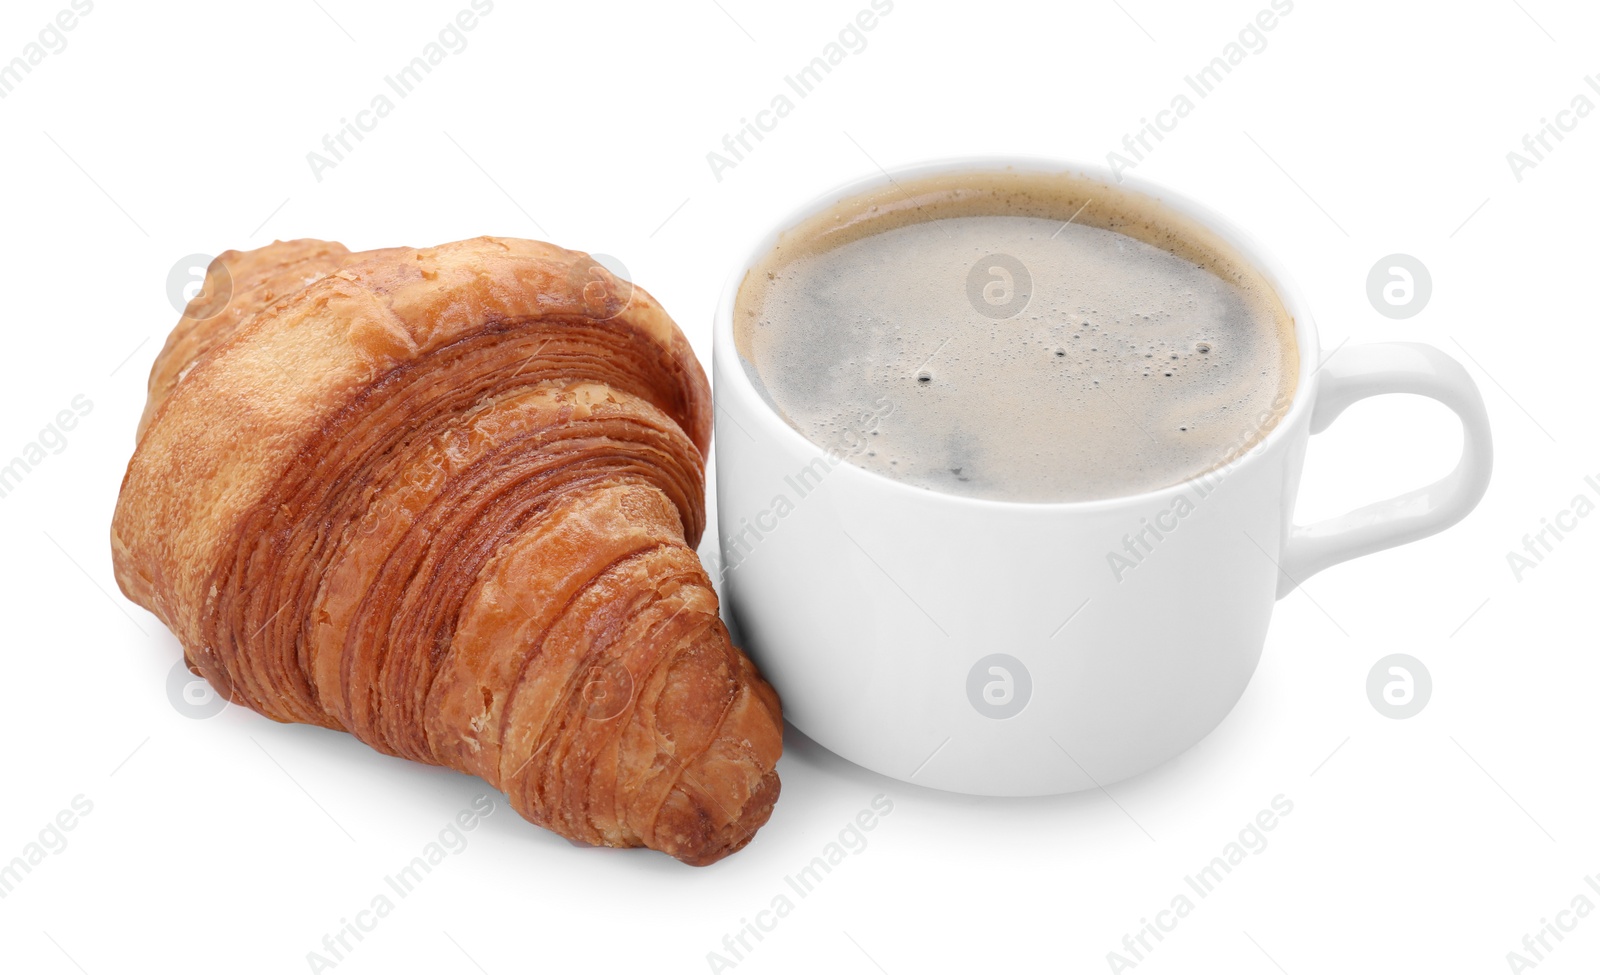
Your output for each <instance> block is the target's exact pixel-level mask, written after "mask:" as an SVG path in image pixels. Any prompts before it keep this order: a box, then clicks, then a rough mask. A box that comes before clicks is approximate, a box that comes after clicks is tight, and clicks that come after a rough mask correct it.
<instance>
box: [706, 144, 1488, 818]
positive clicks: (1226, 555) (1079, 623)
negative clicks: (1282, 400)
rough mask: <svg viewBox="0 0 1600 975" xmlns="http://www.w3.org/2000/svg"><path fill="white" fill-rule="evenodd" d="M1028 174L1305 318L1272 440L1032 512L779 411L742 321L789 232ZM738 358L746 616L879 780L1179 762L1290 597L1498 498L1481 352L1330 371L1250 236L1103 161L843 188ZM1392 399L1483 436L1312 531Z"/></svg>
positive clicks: (727, 477)
mask: <svg viewBox="0 0 1600 975" xmlns="http://www.w3.org/2000/svg"><path fill="white" fill-rule="evenodd" d="M1007 168H1010V169H1015V170H1018V171H1023V172H1068V173H1072V174H1077V175H1079V176H1081V177H1085V178H1088V179H1092V180H1097V181H1099V182H1102V183H1107V184H1112V183H1115V185H1116V186H1118V188H1120V189H1122V190H1131V191H1133V192H1136V193H1142V194H1144V195H1145V196H1148V197H1153V198H1155V199H1157V200H1159V201H1160V203H1162V204H1163V205H1165V206H1166V207H1168V208H1169V209H1171V210H1174V211H1176V212H1178V213H1179V214H1182V215H1186V216H1187V217H1189V218H1191V219H1193V220H1196V221H1198V222H1199V223H1200V224H1202V225H1203V226H1205V227H1208V228H1210V229H1211V230H1212V231H1213V232H1215V233H1217V234H1218V235H1220V236H1221V237H1222V238H1223V240H1224V241H1225V242H1226V243H1228V244H1230V245H1231V246H1232V247H1233V248H1234V249H1235V250H1236V251H1237V252H1238V253H1239V254H1241V255H1242V256H1243V257H1244V258H1245V259H1246V260H1248V261H1249V262H1251V263H1252V264H1253V265H1254V266H1255V267H1256V268H1257V269H1259V270H1260V271H1261V272H1262V273H1263V274H1265V276H1266V278H1267V280H1268V281H1269V282H1270V283H1271V284H1272V285H1273V286H1274V287H1275V288H1276V289H1277V293H1278V295H1279V296H1280V298H1281V299H1282V301H1283V303H1284V305H1285V306H1286V308H1287V309H1288V311H1289V313H1290V314H1291V315H1292V316H1293V318H1294V321H1295V341H1296V342H1297V343H1298V345H1299V356H1300V374H1299V382H1298V385H1297V388H1296V390H1295V394H1294V399H1293V401H1292V403H1291V405H1290V407H1289V410H1288V412H1287V413H1286V414H1285V415H1284V416H1283V418H1282V419H1281V420H1280V421H1279V422H1278V424H1277V425H1276V426H1275V427H1274V428H1273V429H1272V430H1271V431H1270V432H1269V433H1268V434H1267V435H1266V437H1264V438H1263V439H1261V441H1260V442H1259V443H1257V444H1256V445H1255V446H1254V447H1253V448H1252V449H1250V450H1249V451H1248V452H1246V453H1245V454H1244V455H1242V456H1241V457H1239V458H1237V459H1236V460H1234V461H1233V462H1231V463H1230V464H1228V465H1226V466H1225V467H1223V468H1220V469H1218V470H1214V471H1211V472H1209V473H1208V474H1205V475H1201V476H1199V477H1196V478H1194V479H1192V480H1189V481H1186V482H1184V483H1181V484H1175V485H1173V486H1171V487H1168V488H1163V489H1161V490H1158V491H1149V492H1145V493H1141V494H1135V495H1130V496H1127V497H1119V498H1113V499H1108V500H1097V501H1075V502H1060V503H1023V502H1006V501H991V500H984V499H977V498H970V497H960V496H955V495H949V494H941V493H937V492H934V491H929V490H926V489H923V488H918V487H912V486H910V485H908V484H904V483H901V482H899V481H895V480H893V479H890V478H888V477H884V476H883V475H880V474H876V473H873V472H871V471H868V470H866V469H864V468H861V467H857V466H855V465H854V464H852V463H850V462H849V460H848V459H846V457H847V454H848V450H847V448H842V447H839V446H835V448H834V449H833V451H832V453H829V452H828V451H825V450H824V449H823V448H822V447H819V446H818V445H816V444H814V443H812V442H811V441H809V440H807V439H806V438H805V437H803V436H801V435H800V434H799V433H798V432H796V431H795V430H794V429H793V428H791V427H790V426H789V425H788V424H786V423H785V422H784V421H783V420H782V419H781V418H780V417H779V416H778V415H777V414H775V413H774V412H773V410H772V409H771V408H770V407H769V406H768V405H767V403H766V401H765V400H764V399H763V397H762V395H761V393H759V392H758V391H757V389H756V387H755V385H754V384H753V383H752V381H751V379H750V377H749V376H748V375H747V374H746V371H745V368H744V366H743V364H742V363H741V361H740V358H739V354H738V351H737V349H736V348H735V345H734V336H733V310H734V300H735V298H736V296H737V293H738V289H739V285H740V283H741V281H742V280H743V279H744V276H745V273H746V271H747V270H748V269H749V268H750V267H751V266H753V265H754V264H755V263H756V262H757V261H758V260H759V259H760V258H761V257H763V256H764V255H766V254H767V253H769V251H770V249H771V248H772V246H773V245H774V243H775V242H776V240H777V237H778V235H779V233H781V232H782V230H784V229H786V228H789V227H792V226H794V225H796V224H798V223H799V222H801V221H802V220H804V219H805V218H807V217H810V216H812V215H814V214H815V213H817V212H819V211H821V210H824V209H826V208H828V207H830V206H832V205H833V204H835V203H837V202H838V201H840V200H843V199H845V198H847V197H853V196H856V195H857V194H860V193H863V192H866V191H870V190H874V189H879V188H881V187H883V186H884V185H886V184H887V183H888V182H889V181H890V179H897V180H908V179H915V178H917V177H922V176H931V175H936V174H940V173H949V172H961V171H973V172H993V171H997V170H1004V169H1007ZM714 343H715V349H714V356H713V377H714V378H713V382H714V389H715V396H716V443H717V452H716V457H717V459H716V475H717V512H718V528H719V532H720V535H721V547H722V558H723V565H722V566H721V567H719V571H720V572H721V575H722V580H723V590H724V594H725V600H726V605H725V610H726V611H728V612H730V613H731V615H732V618H733V621H734V623H735V625H736V627H737V628H738V630H739V632H740V634H741V637H742V639H743V640H744V643H745V649H746V650H747V651H748V652H749V653H750V654H751V656H752V658H753V659H754V660H755V662H756V664H757V666H759V667H760V668H761V671H762V673H764V674H765V675H766V677H767V678H768V679H769V680H770V681H771V682H772V684H773V686H774V687H775V688H776V689H777V691H778V694H779V696H780V697H781V698H782V699H783V711H784V716H785V717H786V718H788V719H789V721H791V722H792V723H793V724H794V725H795V727H797V728H799V729H800V730H801V731H802V732H804V733H805V734H807V735H809V736H810V737H811V738H813V739H815V740H816V741H818V742H820V743H821V744H822V745H824V746H826V747H827V748H829V749H831V750H833V751H834V752H836V753H838V754H839V755H842V756H844V757H845V758H847V759H849V760H851V761H853V762H856V763H858V764H860V765H863V766H865V767H867V768H869V769H872V770H874V771H877V772H880V773H882V774H884V775H888V776H892V777H894V778H897V779H902V780H904V781H907V782H913V783H916V784H918V785H924V786H930V787H933V788H938V789H947V790H951V791H955V792H965V793H974V794H980V795H1002V796H1023V795H1047V794H1054V793H1064V792H1073V791H1077V790H1080V789H1087V788H1094V787H1097V786H1104V785H1106V784H1109V783H1112V782H1116V781H1118V780H1121V779H1124V778H1127V777H1129V776H1132V775H1136V774H1138V773H1140V772H1143V771H1145V770H1147V769H1150V768H1152V767H1154V766H1156V765H1159V764H1160V763H1162V762H1164V761H1166V760H1167V759H1170V758H1172V757H1174V756H1176V755H1178V754H1179V753H1181V752H1183V751H1184V750H1185V749H1187V748H1189V747H1190V746H1191V745H1194V744H1195V743H1196V742H1198V741H1199V740H1200V739H1201V738H1203V737H1205V735H1206V734H1208V733H1209V732H1210V731H1211V729H1212V728H1214V727H1216V726H1217V724H1218V723H1220V722H1221V721H1222V719H1223V717H1224V716H1226V715H1227V713H1228V711H1229V710H1230V709H1231V708H1232V707H1233V705H1234V704H1235V703H1236V702H1237V701H1238V699H1239V697H1240V695H1241V694H1242V693H1243V692H1244V688H1245V685H1246V684H1247V683H1248V682H1249V680H1250V676H1251V674H1252V673H1253V672H1254V670H1255V667H1256V661H1257V660H1258V659H1259V658H1260V656H1261V648H1262V644H1263V642H1264V640H1265V638H1266V632H1267V623H1268V620H1269V619H1270V618H1271V616H1272V607H1273V604H1274V602H1275V601H1276V600H1277V599H1279V598H1281V597H1282V596H1284V595H1285V594H1287V593H1289V592H1291V591H1293V589H1294V588H1295V587H1296V586H1297V585H1298V584H1299V583H1301V582H1303V581H1304V580H1305V579H1306V578H1307V577H1308V576H1310V575H1311V574H1312V573H1315V572H1319V571H1321V570H1322V569H1325V568H1327V567H1329V566H1331V565H1334V564H1335V563H1338V562H1342V561H1344V560H1346V559H1351V558H1355V557H1356V556H1358V555H1365V554H1367V553H1369V552H1375V551H1378V550H1379V549H1383V548H1388V547H1390V546H1393V545H1399V544H1401V543H1403V542H1409V541H1413V540H1415V539H1419V538H1423V537H1425V536H1427V535H1431V534H1433V533H1434V532H1437V531H1440V530H1441V529H1444V528H1446V527H1448V526H1450V525H1452V524H1454V523H1455V522H1457V521H1459V520H1460V519H1461V518H1462V517H1464V516H1465V515H1466V514H1467V513H1468V512H1469V511H1471V510H1472V508H1473V506H1474V505H1476V504H1477V502H1478V500H1479V498H1481V497H1482V496H1483V493H1484V491H1485V490H1486V489H1487V487H1488V483H1489V472H1490V467H1491V464H1492V446H1491V442H1490V436H1489V422H1488V418H1487V416H1486V414H1485V412H1484V406H1483V399H1482V397H1481V396H1480V394H1479V392H1478V389H1477V386H1476V385H1475V384H1474V383H1473V381H1472V379H1471V377H1470V376H1468V374H1467V372H1466V370H1465V369H1463V368H1462V367H1461V365H1460V364H1459V363H1457V362H1456V361H1455V360H1454V359H1451V358H1450V357H1449V356H1446V355H1445V354H1444V353H1442V352H1440V351H1438V350H1437V349H1434V348H1432V347H1430V346H1426V345H1418V344H1412V343H1383V344H1374V345H1363V346H1346V347H1342V348H1340V349H1338V350H1337V352H1336V354H1334V355H1331V356H1330V357H1329V358H1328V360H1327V361H1326V362H1324V361H1323V360H1322V358H1321V353H1320V351H1319V349H1318V345H1317V333H1316V329H1315V327H1314V325H1313V324H1312V320H1311V314H1310V310H1309V309H1308V308H1307V307H1306V304H1305V301H1304V299H1303V298H1302V297H1301V295H1300V292H1299V289H1297V288H1296V287H1295V286H1294V284H1293V282H1291V281H1290V280H1289V277H1288V275H1287V274H1285V273H1284V271H1283V269H1282V268H1281V267H1280V266H1279V265H1278V264H1277V263H1276V262H1275V261H1274V260H1273V259H1272V258H1271V257H1270V256H1269V255H1268V254H1267V253H1265V252H1264V251H1263V250H1262V249H1261V248H1260V247H1259V246H1258V245H1257V244H1256V243H1255V242H1254V241H1253V240H1251V239H1250V238H1249V237H1248V236H1247V235H1246V234H1244V233H1243V232H1242V231H1240V230H1239V229H1238V228H1237V227H1235V226H1234V225H1233V224H1231V223H1229V222H1228V221H1226V220H1224V219H1222V218H1221V217H1219V216H1217V215H1216V214H1214V213H1211V212H1210V211H1208V210H1206V209H1204V208H1202V207H1201V206H1199V205H1198V204H1196V203H1194V202H1192V201H1190V200H1187V199H1184V198H1183V197H1181V196H1179V195H1177V194H1175V193H1172V192H1170V191H1168V190H1165V189H1162V188H1159V187H1156V186H1153V185H1150V184H1148V183H1144V182H1141V181H1139V180H1135V179H1132V178H1129V177H1124V178H1123V179H1121V180H1120V181H1118V180H1113V178H1112V174H1111V173H1109V172H1108V171H1106V170H1104V169H1102V168H1099V167H1094V166H1082V165H1075V164H1069V163H1063V162H1053V161H1044V160H1025V159H1014V158H1002V159H958V160H947V161H942V162H936V163H928V164H924V165H917V166H910V167H906V168H902V169H898V170H896V171H894V172H893V173H882V174H879V175H875V176H871V177H868V178H866V179H863V180H860V181H859V182H856V183H852V184H850V185H847V186H844V187H841V188H839V189H836V190H834V191H832V192H830V193H826V194H824V195H823V196H821V197H819V198H817V199H816V200H814V201H813V202H812V203H810V204H809V205H807V206H804V207H802V208H800V210H798V211H797V212H795V213H794V214H793V215H792V216H791V217H790V218H789V219H788V220H785V221H783V222H782V223H781V224H780V225H779V227H777V228H775V229H774V230H773V231H772V233H770V234H768V235H767V236H766V237H765V238H764V239H763V240H761V241H760V242H759V243H757V244H756V246H755V247H754V248H752V249H751V251H750V253H749V255H748V256H747V258H746V259H745V261H744V263H743V264H741V265H740V266H739V267H738V268H737V269H736V270H735V272H734V273H733V275H732V276H731V277H730V278H729V280H728V283H727V285H726V287H725V289H724V291H723V294H722V298H721V301H720V303H719V304H718V306H717V312H716V322H715V339H714ZM1382 393H1418V394H1422V395H1424V396H1429V397H1432V398H1434V399H1437V400H1439V401H1440V402H1442V403H1444V404H1445V405H1446V406H1448V407H1449V408H1450V409H1452V410H1454V411H1455V412H1456V413H1457V414H1458V415H1459V416H1460V418H1461V422H1462V426H1463V428H1464V431H1465V436H1464V448H1463V451H1462V456H1461V460H1460V463H1459V464H1458V465H1457V466H1456V468H1455V470H1454V471H1453V472H1452V473H1451V474H1450V475H1449V476H1447V477H1445V478H1443V479H1442V480H1440V481H1438V482H1436V483H1434V484H1430V485H1428V486H1426V487H1423V488H1419V489H1417V490H1415V491H1412V492H1410V493H1408V494H1404V495H1401V496H1399V497H1396V498H1392V499H1390V500H1387V501H1381V502H1378V503H1376V504H1372V505H1368V506H1366V507H1364V508H1360V509H1358V510H1356V511H1352V512H1350V513H1349V514H1347V515H1344V516H1343V517H1340V518H1334V519H1330V520H1328V521H1323V522H1319V523H1317V524H1314V525H1305V526H1302V525H1296V524H1294V523H1293V518H1292V516H1293V514H1294V501H1295V495H1296V493H1297V490H1298V488H1299V483H1300V473H1301V467H1302V463H1303V460H1304V458H1305V452H1306V443H1307V441H1308V440H1309V439H1310V437H1311V435H1312V434H1313V433H1319V432H1321V431H1322V430H1323V429H1325V428H1326V427H1327V426H1328V425H1329V424H1330V423H1332V422H1333V420H1334V418H1335V417H1337V416H1338V415H1339V413H1340V412H1341V411H1343V410H1344V409H1345V407H1347V406H1349V405H1350V404H1351V403H1354V402H1355V401H1356V400H1359V399H1364V398H1366V397H1368V396H1376V395H1379V394H1382ZM1185 502H1187V503H1185ZM1117 557H1120V558H1121V560H1122V562H1119V561H1118V558H1117ZM1130 565H1131V567H1130Z"/></svg>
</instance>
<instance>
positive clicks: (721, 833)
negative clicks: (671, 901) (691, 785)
mask: <svg viewBox="0 0 1600 975" xmlns="http://www.w3.org/2000/svg"><path fill="white" fill-rule="evenodd" d="M780 790H781V785H780V783H779V781H778V773H777V772H775V771H772V772H768V773H767V774H766V775H764V776H762V779H761V783H760V785H759V786H758V787H757V788H756V790H755V791H754V792H753V793H751V795H750V798H749V799H747V800H746V801H745V803H744V805H743V807H741V808H740V809H739V811H738V812H739V815H738V816H737V817H736V818H734V819H733V820H732V821H726V822H722V823H721V824H720V825H718V823H717V820H719V819H723V820H725V819H726V817H727V811H726V810H723V809H720V808H718V807H717V806H716V805H715V804H714V803H713V804H712V805H711V806H710V808H707V807H706V805H704V804H702V803H701V802H699V801H698V800H692V802H693V805H692V807H691V809H690V810H686V815H683V816H681V817H679V821H678V822H675V823H672V824H670V826H669V824H667V823H658V824H657V828H656V840H657V842H658V843H659V844H660V846H659V847H658V848H659V849H661V850H662V852H665V853H667V854H669V855H671V856H672V857H674V858H676V859H677V860H679V861H681V862H683V863H686V864H688V865H689V866H691V867H709V866H710V865H711V864H713V863H716V862H717V861H719V860H722V859H724V858H726V857H728V856H731V855H732V854H734V853H738V852H739V851H740V850H742V849H744V848H745V847H746V846H748V845H750V841H751V840H752V839H754V838H755V835H756V832H757V831H758V830H759V829H761V827H763V826H765V825H766V824H767V820H768V819H770V818H771V817H772V809H773V806H774V805H776V804H777V801H778V793H779V791H780ZM663 828H669V829H671V830H672V832H673V833H674V834H675V835H673V836H672V837H671V838H670V839H668V838H667V837H664V836H663V835H662V834H663ZM662 840H666V842H662Z"/></svg>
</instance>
